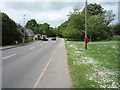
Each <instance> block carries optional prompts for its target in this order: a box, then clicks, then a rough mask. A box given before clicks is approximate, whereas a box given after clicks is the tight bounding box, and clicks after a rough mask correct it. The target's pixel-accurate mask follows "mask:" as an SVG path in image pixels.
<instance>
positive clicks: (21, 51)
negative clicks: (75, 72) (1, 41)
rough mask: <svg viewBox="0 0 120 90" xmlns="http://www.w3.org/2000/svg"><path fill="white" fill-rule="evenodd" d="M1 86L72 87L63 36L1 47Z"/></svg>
mask: <svg viewBox="0 0 120 90" xmlns="http://www.w3.org/2000/svg"><path fill="white" fill-rule="evenodd" d="M2 87H3V88H71V79H70V75H69V71H68V66H67V51H66V49H65V43H64V40H63V39H59V38H57V40H56V41H51V40H49V41H41V42H35V43H32V44H29V45H25V46H20V47H16V48H11V49H6V50H2Z"/></svg>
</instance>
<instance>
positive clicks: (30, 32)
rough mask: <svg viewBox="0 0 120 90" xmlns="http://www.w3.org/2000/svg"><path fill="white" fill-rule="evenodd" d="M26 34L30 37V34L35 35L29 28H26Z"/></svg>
mask: <svg viewBox="0 0 120 90" xmlns="http://www.w3.org/2000/svg"><path fill="white" fill-rule="evenodd" d="M26 34H27V36H29V37H32V36H34V35H35V34H34V33H33V31H32V30H31V29H26Z"/></svg>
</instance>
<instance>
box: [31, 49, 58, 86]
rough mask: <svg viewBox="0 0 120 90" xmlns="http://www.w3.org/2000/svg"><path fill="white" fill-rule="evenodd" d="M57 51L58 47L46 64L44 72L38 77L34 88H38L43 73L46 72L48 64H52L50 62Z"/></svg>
mask: <svg viewBox="0 0 120 90" xmlns="http://www.w3.org/2000/svg"><path fill="white" fill-rule="evenodd" d="M56 51H57V48H56V49H55V51H54V52H53V54H52V57H51V58H50V59H49V61H48V63H47V65H46V66H45V68H44V70H43V71H42V73H41V74H40V76H39V77H38V80H37V81H36V83H35V84H34V86H33V88H37V87H38V85H39V84H40V80H41V79H42V77H43V75H44V74H45V72H46V70H47V68H48V66H49V65H50V63H51V61H52V59H53V57H54V55H55V53H56Z"/></svg>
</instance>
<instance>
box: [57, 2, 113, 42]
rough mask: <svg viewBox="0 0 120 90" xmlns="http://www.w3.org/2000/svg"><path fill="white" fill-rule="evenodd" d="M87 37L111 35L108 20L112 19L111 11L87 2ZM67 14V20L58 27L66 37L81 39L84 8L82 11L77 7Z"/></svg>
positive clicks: (103, 37) (95, 38)
mask: <svg viewBox="0 0 120 90" xmlns="http://www.w3.org/2000/svg"><path fill="white" fill-rule="evenodd" d="M87 8H88V10H87V11H88V30H87V33H88V37H89V38H90V40H92V41H96V40H102V39H107V38H109V37H110V36H112V35H113V31H112V30H111V26H109V25H110V22H111V21H112V20H114V16H115V15H114V14H113V13H112V11H106V10H104V8H102V6H101V5H100V4H96V3H95V4H88V6H87ZM73 10H74V11H73V12H70V14H69V15H68V20H67V21H66V22H64V23H62V24H61V25H60V26H59V27H58V29H59V31H60V33H62V35H63V36H64V37H66V38H69V39H72V40H83V38H84V33H85V8H84V9H83V11H82V12H80V11H79V8H78V7H75V8H74V9H73Z"/></svg>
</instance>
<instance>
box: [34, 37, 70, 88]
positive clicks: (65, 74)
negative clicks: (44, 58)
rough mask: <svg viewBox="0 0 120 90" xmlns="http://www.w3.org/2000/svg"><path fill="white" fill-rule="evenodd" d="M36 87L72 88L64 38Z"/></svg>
mask: <svg viewBox="0 0 120 90" xmlns="http://www.w3.org/2000/svg"><path fill="white" fill-rule="evenodd" d="M38 83H39V84H38V85H37V86H36V88H71V79H70V75H69V71H68V64H67V51H66V48H65V42H64V40H63V39H62V40H61V42H60V44H59V46H58V48H57V49H56V50H55V53H54V55H53V57H52V58H51V61H50V64H49V65H48V67H47V68H46V70H45V71H44V73H43V76H41V77H40V80H39V82H38Z"/></svg>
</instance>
